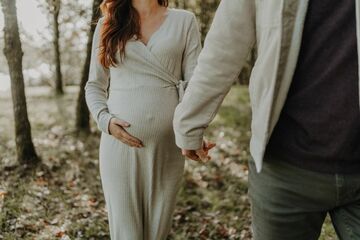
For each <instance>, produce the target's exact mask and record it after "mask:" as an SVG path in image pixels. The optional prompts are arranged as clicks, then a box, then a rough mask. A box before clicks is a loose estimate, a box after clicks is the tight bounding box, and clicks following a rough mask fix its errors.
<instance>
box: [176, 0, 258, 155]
mask: <svg viewBox="0 0 360 240" xmlns="http://www.w3.org/2000/svg"><path fill="white" fill-rule="evenodd" d="M254 2H255V1H254V0H222V1H221V3H220V5H219V8H218V10H217V12H216V14H215V17H214V21H213V23H212V26H211V28H210V30H209V33H208V35H207V37H206V39H205V44H204V49H203V50H202V52H201V53H200V56H199V60H198V65H197V67H196V68H195V70H194V74H193V76H192V78H191V80H190V82H189V85H188V87H187V89H186V92H185V95H184V98H183V100H182V102H181V103H180V104H179V105H178V107H177V108H176V111H175V115H174V131H175V136H176V143H177V145H178V146H179V147H180V148H183V149H193V150H195V149H200V148H201V145H202V140H203V135H204V131H205V129H206V128H207V127H208V125H209V123H210V122H211V121H212V120H213V118H214V117H215V115H216V113H217V111H218V109H219V107H220V105H221V103H222V101H223V99H224V97H225V96H226V94H227V93H228V92H229V90H230V88H231V86H232V84H233V83H234V81H235V79H237V77H238V75H239V74H240V71H241V69H242V67H243V66H244V64H245V62H246V59H247V56H248V55H249V53H250V51H251V49H252V47H253V45H254V43H255V41H256V36H255V35H256V27H255V3H254Z"/></svg>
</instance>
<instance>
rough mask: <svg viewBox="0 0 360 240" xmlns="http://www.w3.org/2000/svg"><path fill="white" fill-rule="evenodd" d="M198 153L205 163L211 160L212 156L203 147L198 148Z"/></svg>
mask: <svg viewBox="0 0 360 240" xmlns="http://www.w3.org/2000/svg"><path fill="white" fill-rule="evenodd" d="M196 154H197V155H198V156H199V158H200V160H201V161H202V162H204V163H206V162H208V161H210V160H211V157H210V156H209V155H208V153H207V152H206V151H204V150H203V149H200V150H197V151H196Z"/></svg>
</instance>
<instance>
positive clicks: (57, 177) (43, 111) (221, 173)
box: [0, 87, 336, 240]
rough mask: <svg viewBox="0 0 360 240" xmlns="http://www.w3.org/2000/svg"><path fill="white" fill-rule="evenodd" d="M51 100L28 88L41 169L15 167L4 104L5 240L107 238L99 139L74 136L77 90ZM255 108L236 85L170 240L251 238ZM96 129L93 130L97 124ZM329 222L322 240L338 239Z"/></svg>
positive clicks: (189, 171)
mask: <svg viewBox="0 0 360 240" xmlns="http://www.w3.org/2000/svg"><path fill="white" fill-rule="evenodd" d="M66 90H67V94H66V95H65V96H64V97H59V98H56V97H53V96H52V94H51V92H49V91H48V89H46V88H36V89H28V92H27V97H28V110H29V117H30V121H31V123H32V132H33V138H34V143H35V145H36V148H37V151H38V153H39V154H40V155H41V158H42V160H43V164H42V165H40V166H39V167H37V168H36V169H33V170H26V171H25V170H24V169H23V168H22V167H21V166H19V165H18V164H17V162H16V161H15V152H14V138H13V118H12V106H11V98H10V96H9V95H8V94H7V95H6V94H5V96H3V97H1V98H0V108H1V109H2V111H1V112H0V152H1V153H2V154H1V155H0V160H1V162H0V239H7V240H10V239H25V240H27V239H29V240H30V239H36V240H41V239H96V240H98V239H99V240H101V239H109V234H108V221H107V218H106V209H105V202H104V199H103V195H102V190H101V183H100V177H99V171H98V148H97V146H98V144H99V133H98V132H96V133H94V134H92V135H90V136H76V135H75V133H74V129H73V125H74V116H75V114H74V111H75V104H74V101H75V99H76V92H77V88H67V89H66ZM250 115H251V112H250V106H249V98H248V93H247V90H246V89H245V88H243V87H234V88H233V89H232V91H231V92H230V94H229V95H228V97H227V98H226V99H225V102H224V105H223V106H222V107H221V109H220V111H219V114H218V115H217V116H216V118H215V120H214V122H213V123H212V124H211V126H210V127H209V129H208V131H207V134H206V135H207V137H208V138H209V139H211V140H212V141H215V142H217V144H218V147H217V149H216V150H215V151H214V152H213V153H212V156H213V160H212V161H211V162H210V163H209V164H207V165H200V164H196V163H193V162H190V161H187V164H186V171H185V174H184V181H183V187H182V189H181V191H180V193H179V197H178V203H177V208H176V211H175V214H174V221H173V228H172V231H171V234H170V236H169V240H183V239H189V240H191V239H200V240H202V239H214V240H217V239H244V240H246V239H251V232H250V224H251V218H250V210H249V200H248V197H247V159H248V157H249V146H248V142H249V138H250ZM92 125H93V126H94V129H93V131H94V132H95V124H92ZM334 236H335V234H334V231H333V228H332V227H331V225H330V224H329V220H327V224H325V225H324V228H323V231H322V236H321V238H320V239H322V240H332V239H336V238H335V237H334Z"/></svg>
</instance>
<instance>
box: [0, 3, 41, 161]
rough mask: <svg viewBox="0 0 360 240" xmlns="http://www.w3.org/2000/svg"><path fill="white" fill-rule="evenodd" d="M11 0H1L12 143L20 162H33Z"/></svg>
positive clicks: (19, 46) (15, 16)
mask: <svg viewBox="0 0 360 240" xmlns="http://www.w3.org/2000/svg"><path fill="white" fill-rule="evenodd" d="M15 4H16V1H15V0H1V6H2V11H3V14H4V24H5V25H4V40H5V41H4V54H5V56H6V60H7V63H8V66H9V75H10V78H11V96H12V101H13V111H14V120H15V121H14V123H15V124H14V125H15V143H16V154H17V160H18V162H19V163H20V164H28V165H34V164H35V163H37V162H39V158H38V156H37V154H36V151H35V148H34V144H33V142H32V137H31V126H30V122H29V119H28V113H27V105H26V98H25V89H24V76H23V72H22V71H23V69H22V58H23V50H22V47H21V41H20V35H19V27H18V21H17V13H16V6H15Z"/></svg>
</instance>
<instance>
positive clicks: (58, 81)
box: [52, 0, 64, 95]
mask: <svg viewBox="0 0 360 240" xmlns="http://www.w3.org/2000/svg"><path fill="white" fill-rule="evenodd" d="M52 4H53V21H54V22H53V28H54V29H53V31H54V40H53V45H54V51H55V54H54V56H55V59H54V61H55V92H56V94H57V95H63V94H64V89H63V81H62V74H61V56H60V43H59V40H60V31H59V13H60V6H61V2H60V0H53V1H52Z"/></svg>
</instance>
